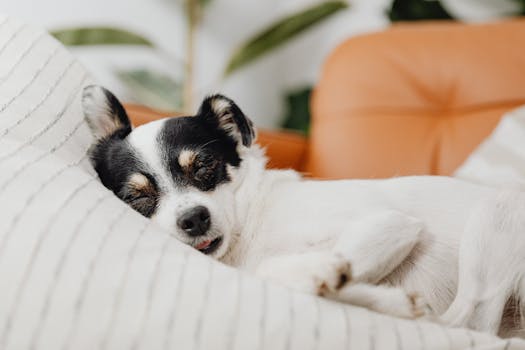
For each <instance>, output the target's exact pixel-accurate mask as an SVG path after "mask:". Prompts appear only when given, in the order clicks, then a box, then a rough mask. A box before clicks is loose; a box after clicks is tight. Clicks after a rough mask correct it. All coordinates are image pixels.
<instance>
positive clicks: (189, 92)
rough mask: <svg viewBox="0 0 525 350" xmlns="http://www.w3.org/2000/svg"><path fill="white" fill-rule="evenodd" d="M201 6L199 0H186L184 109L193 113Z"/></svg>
mask: <svg viewBox="0 0 525 350" xmlns="http://www.w3.org/2000/svg"><path fill="white" fill-rule="evenodd" d="M200 6H201V5H200V1H199V0H186V15H187V19H188V28H187V31H186V63H185V66H184V85H183V109H184V112H185V113H191V112H192V108H193V83H194V79H195V77H194V61H195V36H196V35H195V34H196V31H197V26H198V24H199V21H200V14H201V8H200Z"/></svg>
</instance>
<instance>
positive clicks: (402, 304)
mask: <svg viewBox="0 0 525 350" xmlns="http://www.w3.org/2000/svg"><path fill="white" fill-rule="evenodd" d="M83 107H84V112H85V117H86V120H87V122H88V124H89V126H90V128H91V130H92V132H93V134H94V136H95V139H96V141H95V143H94V144H93V146H92V147H91V150H90V157H91V160H92V164H93V165H94V167H95V169H96V171H97V172H98V174H99V176H100V179H101V181H102V182H103V184H104V185H105V186H106V187H108V188H109V189H111V190H112V191H113V192H115V194H116V195H117V196H118V197H120V198H121V199H122V200H123V201H125V202H126V203H128V204H129V205H131V206H132V207H133V208H135V209H136V210H137V211H138V212H140V213H142V214H143V215H145V216H147V217H150V218H151V219H152V220H154V221H155V222H157V223H158V224H159V225H160V226H162V227H163V228H165V229H167V230H169V231H170V232H172V233H173V235H174V236H175V237H176V238H178V239H179V240H180V241H182V242H184V243H186V244H189V245H191V246H193V247H194V248H196V249H198V250H199V251H201V252H202V253H204V254H208V255H209V256H211V257H213V258H216V259H219V260H221V261H223V262H225V263H227V264H230V265H232V266H237V267H240V268H243V269H247V270H249V271H253V272H254V273H256V274H257V275H259V276H261V277H263V278H266V279H270V280H273V281H277V282H279V283H281V284H284V285H286V286H288V287H290V288H293V289H296V290H299V291H302V292H307V293H312V294H318V295H323V296H326V297H328V298H331V299H336V300H340V301H344V302H348V303H352V304H355V305H359V306H364V307H367V308H370V309H372V310H375V311H378V312H383V313H387V314H391V315H395V316H401V317H409V318H411V317H418V316H422V315H424V314H425V313H426V311H427V307H426V306H427V305H428V306H429V307H430V308H431V309H432V310H433V312H434V313H436V314H437V315H441V316H440V319H441V320H442V321H443V322H445V323H446V324H449V325H452V326H463V327H470V328H473V329H476V330H480V331H487V332H492V333H498V331H499V332H500V334H507V335H508V334H511V332H513V333H512V334H517V333H516V332H514V331H516V330H519V329H521V327H522V320H521V316H520V315H521V314H522V312H521V309H520V307H519V302H520V300H525V279H524V275H525V274H524V273H525V195H523V194H521V193H520V192H519V191H516V192H515V193H511V192H508V193H505V194H499V193H498V191H497V190H496V189H492V188H489V187H483V186H478V185H475V184H470V183H467V182H462V181H459V180H455V179H452V178H447V177H430V176H420V177H400V178H394V179H389V180H345V181H313V180H305V179H301V177H300V176H299V175H298V174H297V173H296V172H294V171H290V170H286V171H282V170H267V169H266V168H265V165H266V159H265V157H264V153H263V151H262V150H261V149H260V148H259V147H258V146H257V145H254V139H255V131H254V128H253V125H252V123H251V122H250V120H249V119H248V118H247V117H246V116H245V115H244V114H243V112H242V111H241V109H240V108H239V107H238V106H237V105H236V104H235V103H234V102H233V101H232V100H230V99H228V98H226V97H224V96H221V95H214V96H210V97H208V98H206V99H205V100H204V101H203V102H202V105H201V107H200V109H199V111H198V113H197V115H195V116H191V117H180V118H166V119H162V120H158V121H154V122H151V123H148V124H145V125H143V126H140V127H137V128H135V129H132V126H131V124H130V121H129V119H128V116H127V115H126V112H125V111H124V108H123V107H122V105H121V104H120V103H119V102H118V100H117V99H116V98H115V97H114V96H113V95H112V94H111V93H110V92H108V91H107V90H105V89H103V88H102V87H99V86H89V87H87V88H86V89H85V90H84V95H83ZM423 300H424V302H423ZM511 309H513V310H511ZM516 310H517V311H516ZM516 312H517V313H516ZM505 314H511V315H510V317H509V319H510V321H509V320H506V317H504V315H505ZM516 315H517V316H516ZM502 320H503V321H502Z"/></svg>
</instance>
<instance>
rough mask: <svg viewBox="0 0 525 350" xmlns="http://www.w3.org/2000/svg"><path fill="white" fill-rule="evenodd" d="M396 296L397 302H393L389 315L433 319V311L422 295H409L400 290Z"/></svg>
mask: <svg viewBox="0 0 525 350" xmlns="http://www.w3.org/2000/svg"><path fill="white" fill-rule="evenodd" d="M396 294H397V295H396V299H397V300H391V303H390V312H389V314H391V315H393V316H397V317H402V318H408V319H416V318H429V319H430V318H433V316H434V313H433V312H432V309H431V308H430V306H429V304H428V303H427V302H426V300H425V298H423V297H422V296H421V295H420V294H418V293H407V292H405V291H404V290H402V289H400V288H399V289H397V293H396Z"/></svg>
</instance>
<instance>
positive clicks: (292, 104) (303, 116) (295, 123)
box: [283, 86, 313, 135]
mask: <svg viewBox="0 0 525 350" xmlns="http://www.w3.org/2000/svg"><path fill="white" fill-rule="evenodd" d="M312 91H313V88H312V87H311V86H307V87H304V88H301V89H298V90H293V91H288V92H287V93H286V114H285V117H284V122H283V127H285V128H287V129H293V130H297V131H300V132H302V133H303V134H305V135H308V132H309V130H310V96H311V95H312Z"/></svg>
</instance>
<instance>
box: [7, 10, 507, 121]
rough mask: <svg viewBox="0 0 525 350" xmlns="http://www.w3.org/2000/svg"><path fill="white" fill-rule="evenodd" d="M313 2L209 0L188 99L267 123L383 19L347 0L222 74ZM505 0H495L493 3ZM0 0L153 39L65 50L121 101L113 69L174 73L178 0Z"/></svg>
mask: <svg viewBox="0 0 525 350" xmlns="http://www.w3.org/2000/svg"><path fill="white" fill-rule="evenodd" d="M317 2H318V1H315V0H264V1H262V0H213V1H212V2H211V5H209V6H208V7H207V8H206V11H205V15H204V21H203V25H202V26H201V28H200V30H199V33H198V44H197V65H196V74H197V77H196V78H197V79H196V80H197V81H196V100H199V99H200V98H202V97H203V96H204V95H206V94H208V93H211V92H222V93H225V94H227V95H229V96H230V97H232V98H233V99H235V100H236V101H237V102H238V103H239V104H240V105H241V107H242V108H243V109H244V110H245V112H246V113H247V114H249V115H250V116H251V117H252V119H254V121H255V122H256V124H257V125H259V126H264V127H275V126H277V125H278V124H279V123H280V121H281V117H282V116H283V113H284V93H285V91H287V90H289V89H295V88H301V87H303V86H305V85H309V84H314V83H315V81H316V80H317V79H318V76H319V73H320V69H321V65H322V63H323V60H324V58H325V57H326V55H327V54H328V53H329V52H330V51H331V50H332V49H333V48H334V47H335V46H336V45H337V44H338V43H339V42H341V41H342V40H344V39H345V38H347V37H349V36H352V35H356V34H360V33H364V32H369V31H374V30H380V29H382V28H385V27H386V26H388V25H389V22H388V19H387V18H386V15H385V13H386V9H387V8H388V7H389V5H390V3H391V1H390V0H353V1H351V4H352V6H351V8H350V9H349V10H346V11H344V12H341V13H339V14H336V15H335V16H334V17H332V18H330V19H328V20H327V21H326V22H324V23H322V24H321V25H319V26H317V27H316V28H313V29H311V30H310V31H308V32H307V33H304V34H303V35H301V37H299V38H298V39H297V40H295V41H293V42H291V43H290V44H289V45H287V46H285V47H283V48H281V49H279V50H277V51H274V52H273V53H272V54H270V55H268V56H265V57H263V58H262V59H260V60H259V61H257V62H255V63H254V64H251V65H250V66H247V67H246V68H243V69H242V70H240V71H238V72H236V73H234V75H232V76H231V77H229V78H227V79H222V72H223V69H224V67H225V64H226V61H227V59H228V58H229V56H230V55H231V53H232V52H233V50H234V49H235V48H236V47H238V46H239V45H240V44H241V43H242V42H243V41H244V40H246V39H247V38H248V37H250V36H251V35H252V34H255V33H256V32H258V31H259V30H260V29H261V28H263V27H264V26H266V25H268V24H270V23H272V22H273V21H274V20H275V19H277V18H279V17H281V16H284V15H286V14H288V13H292V12H295V11H297V10H298V9H300V8H302V7H304V6H305V5H309V4H313V3H317ZM509 2H510V0H500V1H498V3H499V7H501V5H502V4H505V3H507V4H508V3H509ZM446 3H450V4H452V5H451V6H452V7H455V10H456V11H457V13H456V15H458V14H459V16H460V17H462V18H465V19H470V20H476V19H485V17H489V16H490V14H494V9H493V8H492V9H490V11H487V10H486V9H487V8H490V7H491V6H492V7H494V1H492V0H490V1H487V0H484V1H481V0H461V1H459V0H448V1H444V4H446ZM476 3H477V4H478V5H476ZM483 3H485V5H483ZM480 4H481V5H483V6H481V5H480ZM0 5H1V6H0V8H1V9H2V10H1V11H3V12H5V13H8V14H11V15H14V16H17V17H19V18H22V19H24V20H26V21H28V22H30V23H34V24H37V25H41V26H43V27H45V28H48V29H56V28H63V27H70V26H80V25H112V26H119V27H124V28H127V29H130V30H133V31H137V32H139V33H142V34H143V35H146V36H147V37H149V38H150V39H152V40H153V41H154V42H155V43H156V44H157V45H158V46H159V47H160V52H161V53H160V54H159V53H158V52H157V53H156V52H152V51H151V50H147V49H141V48H139V49H137V48H126V49H122V48H76V49H74V50H73V51H74V52H75V53H76V54H77V55H78V57H79V58H80V59H81V61H82V62H83V63H84V64H85V65H86V67H87V68H88V69H89V70H91V71H92V72H93V74H94V75H95V77H96V78H97V79H99V80H100V82H101V83H102V84H104V85H106V86H108V87H110V89H112V90H113V91H114V92H115V93H116V94H117V95H118V96H119V97H120V98H121V99H123V100H128V101H129V100H131V99H132V96H131V95H130V94H129V91H127V89H126V87H125V86H124V85H122V83H121V82H120V81H119V80H118V79H116V77H115V76H114V75H113V72H114V71H115V70H116V69H121V68H123V67H124V68H126V67H129V68H131V67H136V66H141V65H148V66H154V67H156V68H158V69H161V70H163V71H166V72H168V73H169V74H170V75H172V76H173V77H174V78H176V79H180V78H181V77H182V73H181V72H182V70H181V69H182V66H181V62H182V60H183V57H184V55H183V53H184V47H185V45H184V35H183V33H184V30H185V19H184V16H183V14H182V13H181V7H180V0H83V1H81V0H39V1H35V0H16V1H14V0H0ZM476 8H477V10H473V9H476ZM484 9H485V10H484ZM195 107H197V106H195Z"/></svg>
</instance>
